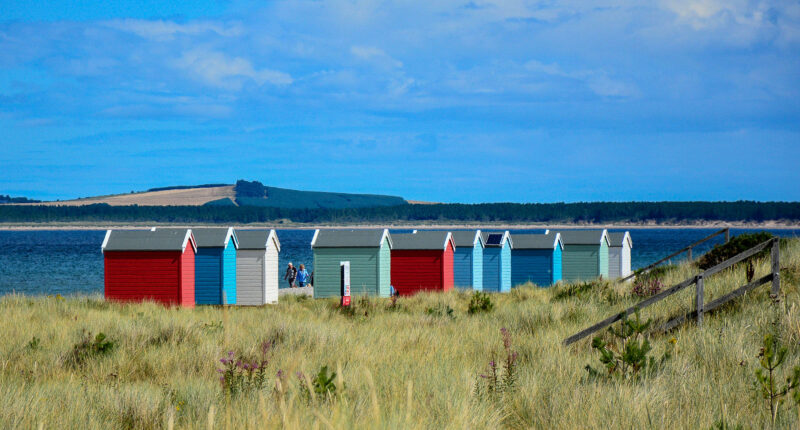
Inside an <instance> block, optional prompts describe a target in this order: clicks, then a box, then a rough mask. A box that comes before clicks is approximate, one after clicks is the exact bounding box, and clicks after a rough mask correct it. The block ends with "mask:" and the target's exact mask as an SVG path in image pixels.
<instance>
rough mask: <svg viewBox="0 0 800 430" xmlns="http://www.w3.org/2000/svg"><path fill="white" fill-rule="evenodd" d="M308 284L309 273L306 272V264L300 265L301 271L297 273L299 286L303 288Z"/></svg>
mask: <svg viewBox="0 0 800 430" xmlns="http://www.w3.org/2000/svg"><path fill="white" fill-rule="evenodd" d="M307 282H308V271H306V266H305V264H301V265H300V270H298V271H297V286H298V287H300V288H303V287H305V286H306V283H307Z"/></svg>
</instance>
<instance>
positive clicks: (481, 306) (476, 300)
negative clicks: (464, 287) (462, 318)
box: [467, 291, 494, 315]
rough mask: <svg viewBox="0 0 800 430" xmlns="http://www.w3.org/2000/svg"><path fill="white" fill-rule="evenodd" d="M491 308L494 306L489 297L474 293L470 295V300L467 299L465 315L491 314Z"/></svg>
mask: <svg viewBox="0 0 800 430" xmlns="http://www.w3.org/2000/svg"><path fill="white" fill-rule="evenodd" d="M492 308H494V304H493V303H492V299H491V298H490V297H489V295H488V294H486V293H484V292H482V291H476V292H475V293H474V294H473V295H472V298H470V299H469V306H468V307H467V313H468V314H470V315H474V314H478V313H483V312H491V311H492Z"/></svg>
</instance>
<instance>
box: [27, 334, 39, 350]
mask: <svg viewBox="0 0 800 430" xmlns="http://www.w3.org/2000/svg"><path fill="white" fill-rule="evenodd" d="M40 343H41V339H39V338H38V337H36V336H34V337H33V338H31V340H30V341H29V342H28V349H30V350H31V351H36V350H37V349H39V344H40Z"/></svg>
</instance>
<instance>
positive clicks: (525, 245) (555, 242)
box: [511, 233, 564, 249]
mask: <svg viewBox="0 0 800 430" xmlns="http://www.w3.org/2000/svg"><path fill="white" fill-rule="evenodd" d="M511 240H512V241H513V242H514V249H555V247H556V246H558V247H561V249H564V243H563V241H562V240H561V234H560V233H545V234H512V235H511Z"/></svg>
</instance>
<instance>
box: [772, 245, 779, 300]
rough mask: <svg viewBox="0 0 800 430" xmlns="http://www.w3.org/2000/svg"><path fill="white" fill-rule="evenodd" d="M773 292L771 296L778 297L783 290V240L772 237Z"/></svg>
mask: <svg viewBox="0 0 800 430" xmlns="http://www.w3.org/2000/svg"><path fill="white" fill-rule="evenodd" d="M772 240H773V242H772V292H771V294H770V295H771V296H772V297H773V298H777V297H778V294H780V292H781V240H780V239H777V238H776V239H772Z"/></svg>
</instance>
